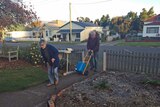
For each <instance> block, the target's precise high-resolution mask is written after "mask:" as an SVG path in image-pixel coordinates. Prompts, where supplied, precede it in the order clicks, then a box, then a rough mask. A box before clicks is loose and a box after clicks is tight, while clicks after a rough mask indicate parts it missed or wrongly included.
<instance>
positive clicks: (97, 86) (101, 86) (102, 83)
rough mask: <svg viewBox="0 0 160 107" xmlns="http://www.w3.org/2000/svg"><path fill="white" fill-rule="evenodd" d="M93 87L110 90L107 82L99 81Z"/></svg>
mask: <svg viewBox="0 0 160 107" xmlns="http://www.w3.org/2000/svg"><path fill="white" fill-rule="evenodd" d="M95 88H97V89H100V90H105V89H107V90H110V89H111V86H110V84H109V83H108V82H106V81H101V82H99V83H98V84H97V85H96V86H95Z"/></svg>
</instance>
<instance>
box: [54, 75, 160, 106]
mask: <svg viewBox="0 0 160 107" xmlns="http://www.w3.org/2000/svg"><path fill="white" fill-rule="evenodd" d="M145 80H160V77H158V76H157V77H150V76H146V75H145V74H134V73H125V72H123V73H122V72H109V73H106V72H104V73H101V74H98V76H96V77H94V78H90V79H87V80H85V81H82V82H80V83H76V84H74V85H72V86H71V87H69V88H67V89H66V90H65V91H64V92H63V94H62V95H61V96H60V97H59V98H58V100H57V104H56V105H57V107H160V86H159V85H157V86H152V85H148V84H143V81H145Z"/></svg>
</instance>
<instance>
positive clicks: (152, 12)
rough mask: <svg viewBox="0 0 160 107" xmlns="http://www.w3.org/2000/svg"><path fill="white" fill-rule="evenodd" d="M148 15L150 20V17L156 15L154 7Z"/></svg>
mask: <svg viewBox="0 0 160 107" xmlns="http://www.w3.org/2000/svg"><path fill="white" fill-rule="evenodd" d="M147 15H148V18H150V17H152V16H154V15H155V13H154V9H153V7H151V8H150V9H149V10H148V13H147Z"/></svg>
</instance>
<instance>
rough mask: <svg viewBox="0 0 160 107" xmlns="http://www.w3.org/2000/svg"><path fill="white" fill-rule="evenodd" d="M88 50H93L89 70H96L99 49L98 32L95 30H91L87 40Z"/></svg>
mask: <svg viewBox="0 0 160 107" xmlns="http://www.w3.org/2000/svg"><path fill="white" fill-rule="evenodd" d="M87 49H88V51H91V52H93V56H92V58H91V60H90V66H91V67H90V70H94V71H95V72H96V71H97V57H98V51H99V34H98V32H97V31H91V32H90V33H89V38H88V41H87Z"/></svg>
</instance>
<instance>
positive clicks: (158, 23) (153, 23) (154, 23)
mask: <svg viewBox="0 0 160 107" xmlns="http://www.w3.org/2000/svg"><path fill="white" fill-rule="evenodd" d="M145 25H160V22H151V23H148V24H145Z"/></svg>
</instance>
